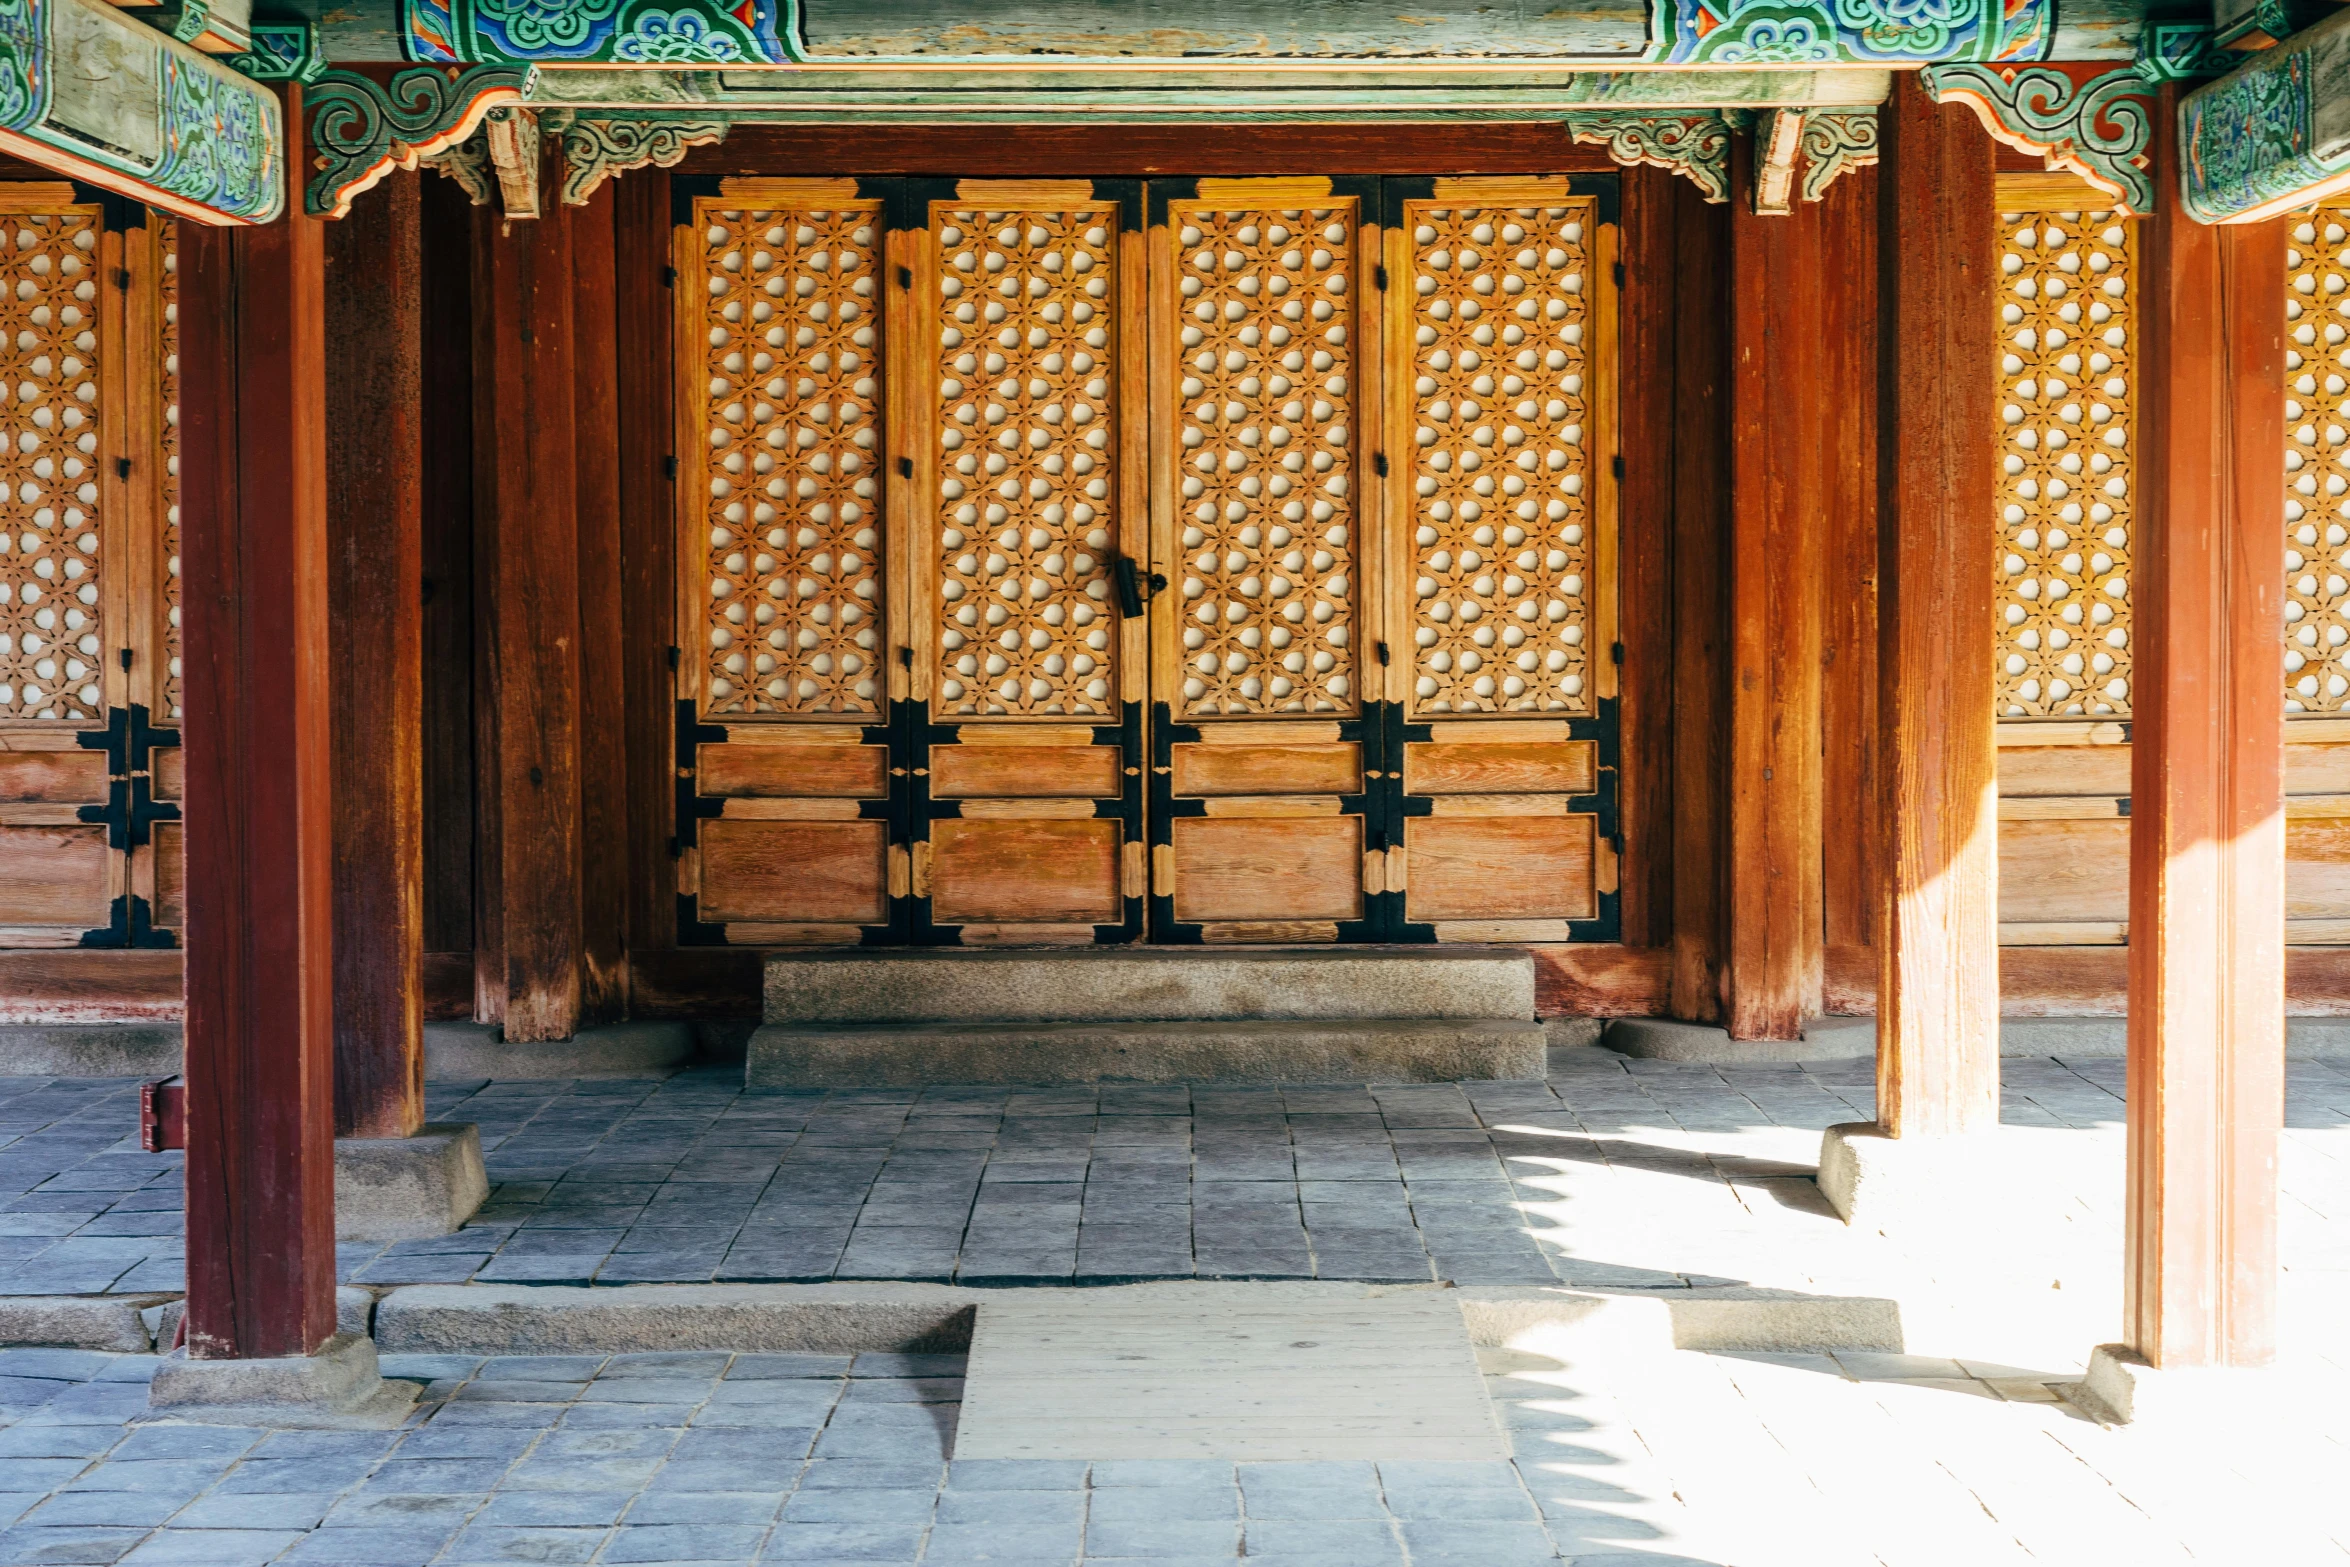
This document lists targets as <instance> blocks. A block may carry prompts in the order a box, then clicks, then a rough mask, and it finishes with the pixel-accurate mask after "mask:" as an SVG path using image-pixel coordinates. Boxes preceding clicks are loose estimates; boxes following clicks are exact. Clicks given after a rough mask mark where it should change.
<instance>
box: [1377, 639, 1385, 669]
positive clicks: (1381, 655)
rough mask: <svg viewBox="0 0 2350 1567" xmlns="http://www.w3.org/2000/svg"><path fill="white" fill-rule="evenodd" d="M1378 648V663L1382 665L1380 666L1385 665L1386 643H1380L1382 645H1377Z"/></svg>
mask: <svg viewBox="0 0 2350 1567" xmlns="http://www.w3.org/2000/svg"><path fill="white" fill-rule="evenodd" d="M1378 648H1379V662H1380V663H1382V664H1384V663H1386V662H1387V644H1386V643H1384V642H1382V643H1379V644H1378Z"/></svg>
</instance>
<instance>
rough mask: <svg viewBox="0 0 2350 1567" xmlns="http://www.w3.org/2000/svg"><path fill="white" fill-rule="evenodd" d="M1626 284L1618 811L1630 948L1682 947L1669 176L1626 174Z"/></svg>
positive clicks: (1675, 240)
mask: <svg viewBox="0 0 2350 1567" xmlns="http://www.w3.org/2000/svg"><path fill="white" fill-rule="evenodd" d="M1622 181H1623V184H1622V187H1621V188H1622V192H1623V202H1622V209H1621V210H1622V224H1623V261H1624V287H1623V291H1622V294H1621V295H1620V303H1619V309H1620V312H1621V320H1622V335H1621V337H1620V338H1619V339H1618V345H1619V346H1618V368H1617V377H1618V385H1619V396H1618V400H1617V410H1618V413H1617V419H1618V441H1617V444H1618V448H1619V450H1621V452H1622V453H1623V458H1624V477H1623V481H1622V482H1621V483H1620V484H1619V485H1618V486H1617V489H1616V507H1617V512H1618V530H1619V544H1618V548H1617V551H1616V558H1617V561H1618V566H1617V601H1618V604H1619V606H1620V608H1619V613H1618V619H1617V636H1618V638H1619V640H1621V641H1622V642H1623V644H1624V667H1623V670H1622V672H1621V676H1620V685H1619V687H1618V690H1619V696H1620V699H1621V706H1620V707H1619V709H1618V712H1619V714H1620V717H1621V721H1622V729H1621V735H1622V740H1621V743H1620V745H1619V747H1618V756H1619V758H1620V762H1621V766H1620V767H1619V770H1618V773H1617V779H1618V784H1617V810H1618V813H1619V819H1620V821H1621V822H1622V824H1623V829H1624V863H1623V865H1622V867H1621V869H1620V871H1619V873H1618V874H1619V876H1620V879H1621V886H1622V891H1623V900H1622V903H1621V905H1620V907H1621V911H1622V915H1623V936H1624V942H1625V944H1626V945H1627V946H1632V947H1646V946H1656V947H1664V946H1669V945H1670V944H1671V943H1672V940H1673V838H1674V827H1673V750H1672V742H1673V733H1674V725H1673V680H1674V675H1673V618H1674V613H1675V597H1676V589H1675V584H1674V581H1673V573H1674V558H1673V536H1674V526H1673V521H1674V514H1673V496H1674V490H1675V477H1676V468H1675V456H1674V453H1675V447H1674V417H1673V416H1674V406H1675V397H1676V389H1675V381H1674V357H1675V352H1676V340H1677V338H1678V335H1679V328H1680V323H1681V320H1682V318H1683V315H1684V312H1687V311H1690V310H1692V309H1696V310H1699V311H1702V308H1703V307H1702V306H1700V305H1696V304H1695V302H1694V301H1690V300H1686V299H1684V298H1683V297H1682V291H1683V289H1684V287H1685V286H1687V287H1689V288H1690V289H1691V291H1692V292H1694V291H1695V290H1696V289H1700V288H1702V287H1704V285H1705V283H1706V281H1707V280H1706V279H1705V278H1703V277H1702V276H1700V277H1699V278H1697V279H1694V280H1692V281H1691V283H1690V284H1688V285H1685V284H1684V282H1683V274H1682V269H1681V266H1680V258H1679V255H1678V253H1677V249H1678V244H1679V239H1680V220H1681V214H1682V211H1683V203H1682V201H1681V198H1680V196H1679V195H1678V194H1677V193H1676V191H1675V189H1674V187H1675V186H1686V185H1687V184H1688V182H1687V181H1686V180H1683V179H1680V178H1679V177H1678V176H1676V175H1674V174H1673V173H1672V172H1671V171H1670V170H1666V169H1652V168H1645V167H1634V168H1628V169H1626V170H1624V171H1623V174H1622Z"/></svg>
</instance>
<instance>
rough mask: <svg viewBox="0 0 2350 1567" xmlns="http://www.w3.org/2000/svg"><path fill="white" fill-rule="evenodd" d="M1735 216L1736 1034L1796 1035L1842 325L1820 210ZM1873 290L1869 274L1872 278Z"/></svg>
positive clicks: (1732, 841) (1742, 144)
mask: <svg viewBox="0 0 2350 1567" xmlns="http://www.w3.org/2000/svg"><path fill="white" fill-rule="evenodd" d="M1733 172H1734V174H1735V176H1736V177H1735V178H1734V179H1733V181H1732V184H1731V198H1730V199H1731V214H1730V263H1731V275H1730V345H1731V346H1730V516H1731V525H1730V573H1729V585H1730V591H1729V601H1730V603H1729V608H1730V640H1729V651H1730V699H1729V707H1730V746H1729V750H1730V754H1729V826H1730V831H1729V838H1728V843H1727V845H1726V847H1725V851H1724V862H1725V870H1726V873H1727V876H1728V881H1729V890H1728V898H1727V900H1726V922H1725V928H1726V932H1727V940H1726V944H1725V948H1726V955H1727V998H1726V999H1727V1004H1726V1006H1725V1008H1724V1017H1723V1021H1724V1022H1725V1023H1726V1024H1727V1025H1728V1027H1729V1031H1730V1034H1731V1036H1732V1037H1733V1038H1736V1039H1794V1038H1797V1037H1798V1036H1799V1035H1800V1034H1801V1033H1802V1031H1803V1024H1804V1020H1805V1019H1806V1018H1808V1017H1812V1016H1816V1015H1817V1014H1818V1013H1819V1011H1820V1010H1821V994H1822V982H1823V978H1824V974H1823V962H1824V956H1825V954H1824V950H1823V945H1822V943H1823V939H1824V937H1823V925H1822V883H1821V876H1822V859H1821V852H1820V831H1821V821H1820V777H1821V772H1820V650H1821V633H1822V621H1821V575H1822V570H1823V566H1824V552H1825V537H1826V524H1825V505H1826V500H1825V478H1826V457H1825V453H1826V447H1827V444H1828V440H1829V434H1830V431H1831V430H1832V429H1833V428H1834V427H1835V420H1836V417H1837V410H1836V409H1835V407H1834V398H1833V397H1832V396H1831V395H1830V392H1829V388H1828V385H1827V381H1826V357H1825V355H1824V352H1823V348H1822V339H1823V334H1825V333H1827V332H1831V331H1835V330H1837V329H1838V328H1839V326H1840V324H1841V323H1842V321H1843V320H1844V315H1843V311H1842V308H1841V305H1840V304H1836V303H1832V302H1831V296H1832V295H1833V294H1835V293H1836V292H1837V291H1838V290H1849V289H1850V288H1851V287H1852V286H1853V282H1854V280H1853V279H1850V278H1848V277H1839V278H1831V276H1830V275H1829V273H1830V268H1829V267H1828V265H1827V258H1826V256H1825V254H1824V250H1823V247H1822V245H1821V230H1822V224H1821V215H1820V208H1819V204H1818V203H1816V202H1808V201H1798V202H1796V203H1795V206H1794V210H1793V211H1791V212H1788V213H1785V214H1782V215H1779V216H1772V217H1763V216H1757V215H1756V214H1755V212H1754V211H1753V208H1752V206H1751V203H1750V197H1749V192H1750V190H1751V186H1752V178H1753V159H1752V150H1751V146H1750V144H1749V143H1748V141H1747V139H1746V138H1744V137H1741V138H1738V140H1737V142H1736V143H1735V150H1734V157H1733ZM1864 282H1865V280H1864Z"/></svg>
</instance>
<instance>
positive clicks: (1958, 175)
mask: <svg viewBox="0 0 2350 1567" xmlns="http://www.w3.org/2000/svg"><path fill="white" fill-rule="evenodd" d="M1878 123H1879V127H1880V136H1881V138H1882V146H1881V150H1880V152H1879V155H1878V156H1879V162H1878V165H1877V172H1878V203H1879V209H1878V215H1879V220H1880V228H1879V241H1878V265H1879V269H1880V270H1879V272H1878V299H1879V307H1878V308H1879V310H1880V312H1881V319H1882V322H1883V329H1882V333H1881V336H1880V339H1879V347H1880V361H1879V363H1880V374H1879V379H1878V396H1879V399H1880V401H1881V407H1882V414H1881V419H1882V424H1883V429H1884V438H1885V446H1886V449H1885V452H1884V458H1883V462H1882V464H1881V466H1880V467H1879V470H1878V476H1879V486H1878V492H1877V518H1878V530H1877V537H1878V556H1877V560H1878V567H1877V722H1876V745H1877V757H1876V761H1877V769H1876V770H1877V795H1876V806H1877V831H1878V839H1879V844H1880V851H1879V852H1880V854H1881V857H1882V864H1881V866H1880V874H1881V878H1882V880H1881V885H1882V892H1881V897H1880V903H1879V910H1880V916H1881V920H1880V930H1879V933H1878V980H1877V1119H1878V1121H1879V1123H1880V1124H1881V1125H1882V1126H1883V1127H1884V1128H1885V1129H1886V1131H1888V1132H1890V1133H1891V1134H1892V1135H1894V1136H1896V1137H1902V1136H1912V1135H1918V1136H1924V1135H1935V1134H1942V1133H1955V1132H1968V1131H1977V1130H1981V1129H1984V1128H1988V1127H1994V1126H1996V1125H1998V1123H1999V946H1998V942H1999V935H1998V922H1999V853H1998V842H1999V840H1998V817H1999V800H1998V748H1997V743H1996V736H1995V730H1994V723H1995V718H1996V715H1995V712H1994V707H1995V704H1994V702H1993V694H1994V685H1995V676H1994V673H1993V670H1992V663H1991V660H1992V637H1991V630H1992V626H1993V624H1994V618H1995V614H1994V612H1995V605H1994V604H1993V593H1992V571H1993V567H1994V564H1995V562H1994V555H1995V546H1996V544H1997V538H1996V534H1995V530H1994V526H1993V524H1994V519H1995V517H1996V514H1997V499H1998V497H1997V492H1996V479H1997V476H1996V474H1995V472H1994V465H1995V464H1996V462H1997V461H1998V457H1999V453H1998V440H1997V431H1998V423H1997V418H1998V407H1997V399H1996V397H1995V396H1994V391H1995V388H1994V385H1993V382H1992V370H1993V366H1994V365H1995V363H1996V352H1997V323H1998V308H1999V303H1998V297H1997V290H1998V281H1997V273H1996V271H1995V267H1996V264H1997V256H1998V235H1997V232H1996V226H1997V222H1998V212H1997V207H1996V203H1995V198H1994V195H1993V192H1992V175H1993V167H1994V160H1993V158H1992V152H1991V148H1992V142H1991V139H1990V137H1988V136H1987V135H1985V134H1984V132H1983V129H1982V127H1981V126H1980V125H1979V124H1978V123H1976V120H1975V117H1974V115H1973V113H1972V112H1971V111H1969V110H1968V109H1966V108H1965V107H1963V106H1961V105H1957V104H1952V105H1947V106H1944V107H1939V108H1938V107H1936V106H1935V105H1934V104H1933V103H1931V102H1930V101H1928V99H1927V98H1926V96H1925V94H1924V93H1923V92H1921V91H1919V90H1918V86H1917V84H1916V82H1915V80H1914V79H1912V78H1904V79H1902V80H1901V81H1899V82H1896V83H1895V84H1894V90H1893V97H1892V100H1891V102H1889V103H1888V104H1887V105H1886V107H1885V108H1884V109H1883V110H1882V111H1881V112H1880V114H1879V117H1878ZM2281 293H2282V291H2281V288H2280V297H2281ZM2280 319H2282V318H2281V317H2280ZM2280 384H2281V382H2280ZM2282 443H2283V436H2282V435H2281V434H2280V435H2279V437H2278V444H2279V446H2280V447H2281V446H2282ZM2271 466H2274V464H2272V465H2271ZM2280 471H2281V470H2280ZM2282 511H2283V504H2282V501H2281V499H2280V501H2279V505H2278V513H2279V514H2280V515H2281V514H2282ZM2281 564H2282V563H2281V562H2280V569H2281Z"/></svg>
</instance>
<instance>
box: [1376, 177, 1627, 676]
mask: <svg viewBox="0 0 2350 1567" xmlns="http://www.w3.org/2000/svg"><path fill="white" fill-rule="evenodd" d="M1596 210H1597V209H1596V207H1595V205H1594V203H1593V202H1592V200H1591V199H1590V198H1588V197H1584V198H1574V199H1569V200H1563V201H1558V202H1551V203H1545V204H1543V205H1540V206H1500V205H1492V206H1467V205H1459V206H1448V205H1443V204H1439V203H1432V202H1412V203H1409V204H1407V206H1406V207H1405V211H1404V226H1405V229H1406V231H1407V233H1408V235H1409V238H1410V242H1411V251H1412V278H1411V287H1412V290H1413V296H1414V297H1413V300H1412V324H1411V327H1410V331H1411V334H1412V337H1411V368H1410V371H1409V372H1408V373H1409V374H1410V376H1411V383H1410V389H1411V398H1412V405H1411V406H1412V424H1413V439H1414V442H1415V450H1414V453H1413V457H1412V462H1413V470H1412V565H1411V570H1412V603H1413V608H1412V620H1413V627H1412V638H1413V648H1412V697H1411V702H1412V709H1413V711H1415V712H1422V713H1500V712H1523V713H1530V712H1551V713H1589V712H1591V711H1592V710H1593V708H1592V693H1591V686H1590V680H1589V669H1588V665H1589V658H1590V649H1589V646H1588V637H1589V634H1590V628H1591V606H1590V599H1589V586H1590V582H1591V577H1592V569H1591V563H1592V537H1591V487H1592V483H1593V475H1592V471H1591V437H1592V433H1593V431H1592V422H1591V401H1590V397H1591V389H1590V388H1589V386H1588V385H1587V384H1586V378H1587V375H1588V367H1589V364H1590V355H1591V344H1590V341H1589V323H1590V319H1591V256H1592V244H1593V240H1594V237H1595V236H1594V232H1593V230H1594V223H1595V218H1596Z"/></svg>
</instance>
